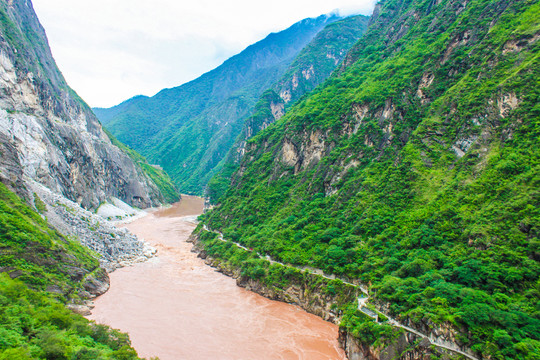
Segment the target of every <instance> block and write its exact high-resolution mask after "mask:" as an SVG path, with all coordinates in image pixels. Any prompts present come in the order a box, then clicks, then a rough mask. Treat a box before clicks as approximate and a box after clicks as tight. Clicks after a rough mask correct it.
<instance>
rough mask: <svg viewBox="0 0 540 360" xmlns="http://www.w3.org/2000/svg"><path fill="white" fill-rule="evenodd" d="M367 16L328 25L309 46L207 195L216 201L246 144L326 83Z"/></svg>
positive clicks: (267, 96)
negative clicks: (318, 86)
mask: <svg viewBox="0 0 540 360" xmlns="http://www.w3.org/2000/svg"><path fill="white" fill-rule="evenodd" d="M368 19H369V18H368V17H367V16H363V15H359V16H352V17H349V18H346V19H343V20H340V21H336V22H334V23H332V24H330V25H327V26H326V27H325V28H324V29H323V30H321V31H320V32H319V33H318V34H317V35H316V36H315V38H313V40H312V41H311V42H310V43H309V44H308V45H306V47H305V48H304V49H302V51H301V52H300V53H299V54H298V56H297V57H296V59H295V60H294V61H293V62H292V64H291V65H290V66H289V68H288V69H287V71H286V72H285V74H284V75H283V76H282V77H281V79H279V80H278V81H277V82H276V83H275V84H274V85H272V87H271V88H270V89H268V90H266V91H265V92H264V93H263V94H262V95H261V97H260V99H259V101H258V102H257V104H255V107H254V109H253V110H252V111H251V115H250V116H249V117H248V118H247V119H246V120H245V121H244V125H243V128H242V131H241V132H240V134H239V135H238V137H237V138H236V141H235V143H234V144H233V146H232V148H231V149H230V150H229V153H228V154H227V156H226V157H225V158H224V160H223V161H222V162H221V163H220V164H219V165H218V166H217V167H216V170H218V173H217V174H216V175H215V176H214V177H213V178H212V179H211V180H210V181H209V183H208V186H207V188H206V195H207V196H208V197H209V198H210V201H211V202H215V201H216V200H217V199H218V198H219V197H220V196H221V195H222V194H223V192H224V190H225V189H226V187H227V186H228V184H229V183H230V177H231V175H232V173H233V172H234V171H236V169H237V167H238V164H239V162H240V159H241V158H242V156H243V155H244V152H245V147H246V141H247V140H248V139H249V138H251V137H253V136H254V135H256V134H257V133H258V132H259V131H261V130H262V129H264V128H266V127H268V125H270V124H271V123H273V122H274V121H276V120H278V119H280V118H281V117H282V116H283V115H284V114H285V112H286V111H287V110H288V109H289V108H290V107H291V106H292V104H294V103H295V102H296V101H297V100H298V99H299V98H300V97H302V96H303V95H305V94H307V93H309V92H310V91H311V90H313V89H314V88H315V87H316V86H317V85H319V84H320V83H322V82H323V81H324V80H326V79H327V78H328V77H329V76H330V74H331V73H332V72H333V71H334V70H335V69H336V67H337V66H338V65H339V64H340V63H341V61H342V60H343V59H344V58H345V55H346V54H347V53H348V51H349V50H350V49H351V47H352V46H353V45H354V44H355V43H356V42H357V41H358V39H360V37H361V36H362V34H363V33H364V32H365V31H366V27H367V23H368Z"/></svg>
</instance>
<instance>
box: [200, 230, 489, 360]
mask: <svg viewBox="0 0 540 360" xmlns="http://www.w3.org/2000/svg"><path fill="white" fill-rule="evenodd" d="M203 229H204V230H205V231H208V232H212V233H214V234H217V235H218V240H220V241H223V242H228V243H231V244H234V245H236V246H237V247H239V248H240V249H243V250H245V251H252V250H250V249H248V248H246V247H245V246H243V245H242V244H239V243H237V242H234V241H230V240H225V238H224V237H223V234H222V233H220V232H219V231H217V230H211V229H209V228H208V226H206V224H203ZM257 255H258V256H259V258H260V259H263V260H267V261H268V262H270V263H271V264H279V265H281V266H285V267H289V268H293V269H296V270H299V271H301V272H308V273H312V274H315V275H318V276H321V277H323V278H325V279H328V280H335V279H337V280H340V281H341V282H343V283H344V284H347V285H350V286H353V287H356V288H358V289H360V290H361V291H362V292H363V293H364V294H366V295H368V297H360V298H358V310H360V311H362V312H364V313H366V315H368V316H370V317H372V318H374V316H372V315H371V314H369V313H367V312H366V311H364V310H363V309H362V308H364V307H365V305H367V303H368V301H369V292H368V289H367V287H365V286H363V285H361V284H353V283H351V282H349V281H347V280H345V279H341V278H339V277H337V276H335V275H325V274H324V272H323V271H322V270H321V269H316V268H312V267H297V266H294V265H290V264H284V263H282V262H279V261H276V260H273V259H272V258H271V257H270V256H269V255H266V256H262V255H261V254H259V253H257ZM379 313H381V314H382V315H384V316H385V317H386V318H387V319H388V321H387V322H388V323H389V324H390V325H392V326H394V327H398V328H400V329H403V330H405V331H407V332H410V333H412V334H415V335H417V336H420V337H422V338H425V339H428V340H429V342H430V344H432V345H434V346H436V347H440V348H443V349H446V350H450V351H453V352H455V353H457V354H460V355H463V356H465V357H466V358H468V359H471V360H480V359H479V358H477V357H475V356H473V355H471V354H470V353H468V352H464V351H463V350H461V349H460V348H459V347H458V346H457V345H456V344H455V343H453V342H450V341H444V342H443V341H442V340H439V339H435V338H434V337H433V336H428V335H426V334H423V333H421V332H419V331H418V330H415V329H413V328H410V327H408V326H406V325H403V324H402V323H400V322H399V321H397V320H396V319H394V318H392V317H391V316H390V315H388V314H386V313H383V312H382V311H379ZM375 319H376V318H375ZM377 320H378V319H376V321H377Z"/></svg>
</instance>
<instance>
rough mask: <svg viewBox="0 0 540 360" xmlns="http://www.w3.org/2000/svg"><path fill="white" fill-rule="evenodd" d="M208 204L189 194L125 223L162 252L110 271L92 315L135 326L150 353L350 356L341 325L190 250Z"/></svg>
mask: <svg viewBox="0 0 540 360" xmlns="http://www.w3.org/2000/svg"><path fill="white" fill-rule="evenodd" d="M202 207H203V201H202V199H200V198H197V197H189V196H184V197H183V198H182V201H181V202H179V203H177V204H175V205H174V206H173V207H172V208H169V209H165V210H161V211H156V212H153V213H150V214H149V215H147V216H146V217H143V218H141V219H138V220H136V221H134V222H132V223H130V224H128V225H126V227H127V228H128V229H129V230H130V231H132V232H133V233H134V234H136V235H138V236H139V237H140V238H144V240H146V241H148V242H149V243H150V244H152V246H154V247H155V248H157V249H158V256H157V257H156V258H153V259H151V260H150V261H148V262H145V263H141V264H136V265H134V266H132V267H127V268H122V269H119V270H116V271H115V272H114V273H112V274H110V277H111V288H110V290H109V291H108V292H107V293H105V294H104V295H102V296H101V297H99V298H98V299H96V301H95V305H96V307H95V309H94V310H93V313H92V315H91V316H90V317H89V318H91V319H93V320H96V321H97V322H99V323H104V324H107V325H110V326H112V327H114V328H117V329H120V330H122V331H124V332H127V333H129V335H130V338H131V340H132V344H133V346H134V347H135V349H136V350H137V351H138V352H139V355H140V356H142V357H148V358H150V357H153V356H158V357H159V358H160V359H161V360H204V359H212V360H228V359H230V360H251V359H253V360H264V359H268V360H270V359H272V360H275V359H287V360H288V359H291V360H293V359H294V360H296V359H305V360H318V359H321V360H322V359H325V360H327V359H332V360H333V359H340V360H342V359H345V358H346V357H345V355H344V353H343V351H342V350H341V349H340V348H339V345H338V342H337V335H338V328H337V326H336V325H334V324H331V323H328V322H326V321H323V320H322V319H320V318H319V317H317V316H314V315H311V314H308V313H307V312H305V311H303V310H301V309H300V308H298V307H296V306H292V305H289V304H285V303H281V302H277V301H272V300H268V299H266V298H264V297H262V296H260V295H257V294H255V293H252V292H250V291H247V290H245V289H242V288H240V287H238V286H236V283H235V280H234V279H232V278H229V277H227V276H225V275H223V274H221V273H218V272H216V271H215V270H214V269H213V268H211V267H209V266H207V265H206V264H205V263H204V262H203V260H201V259H199V258H197V256H196V254H194V253H192V252H191V251H190V250H191V247H192V245H191V244H189V243H187V242H186V239H187V238H188V236H189V234H190V233H191V232H192V231H193V229H194V228H195V224H194V223H193V222H192V221H193V219H194V216H195V215H198V214H200V213H201V212H202Z"/></svg>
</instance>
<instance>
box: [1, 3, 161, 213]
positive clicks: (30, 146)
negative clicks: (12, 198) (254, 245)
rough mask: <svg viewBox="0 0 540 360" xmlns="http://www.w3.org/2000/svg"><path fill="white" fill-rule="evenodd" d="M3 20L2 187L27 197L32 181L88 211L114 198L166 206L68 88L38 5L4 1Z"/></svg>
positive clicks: (132, 203) (152, 186)
mask: <svg viewBox="0 0 540 360" xmlns="http://www.w3.org/2000/svg"><path fill="white" fill-rule="evenodd" d="M0 17H1V20H2V21H1V26H0V136H1V138H0V139H1V140H2V145H1V146H2V148H3V149H4V151H5V154H6V156H2V164H1V165H2V167H1V168H0V178H1V179H2V181H3V182H4V183H6V184H7V185H8V186H10V187H11V188H12V189H14V190H15V191H17V192H18V193H20V194H24V192H25V190H24V188H23V186H21V185H22V184H23V183H24V181H25V180H24V179H25V178H29V179H32V180H35V181H37V182H38V183H40V184H43V185H45V186H46V187H48V188H49V189H51V190H52V191H54V192H57V193H59V194H62V195H63V196H65V197H66V198H68V199H69V200H71V201H74V202H76V203H78V204H80V205H81V206H82V207H84V208H86V209H95V208H97V207H98V206H99V205H100V203H102V202H104V201H105V200H106V199H108V198H110V197H116V198H119V199H121V200H123V201H125V202H126V203H128V204H131V205H133V206H137V207H140V208H145V207H149V206H151V205H156V204H159V203H160V202H161V201H162V199H163V198H162V196H161V194H160V191H159V189H158V188H157V186H156V185H155V184H154V183H153V182H152V181H151V180H150V179H148V178H147V176H146V175H145V174H144V173H143V172H142V171H141V170H140V169H139V168H138V167H137V166H135V164H134V163H133V161H132V160H131V159H130V158H129V157H128V156H127V155H126V154H125V153H124V152H122V151H121V150H120V149H119V148H118V147H116V146H114V145H112V143H111V141H110V139H109V137H108V136H107V135H106V134H105V132H104V131H103V129H102V127H101V124H100V123H99V121H98V120H97V118H96V117H95V115H94V114H93V113H92V111H91V109H90V108H89V107H88V106H87V105H86V104H85V103H84V102H83V101H82V100H81V99H80V98H79V97H78V96H77V95H76V93H75V92H74V91H73V90H71V89H70V88H69V87H68V85H67V84H66V82H65V80H64V78H63V76H62V74H61V73H60V71H59V70H58V68H57V67H56V65H55V62H54V59H53V58H52V55H51V52H50V49H49V47H48V43H47V38H46V35H45V31H44V30H43V28H42V27H41V25H40V23H39V21H38V19H37V17H36V15H35V13H34V10H33V8H32V3H31V1H22V0H17V1H0Z"/></svg>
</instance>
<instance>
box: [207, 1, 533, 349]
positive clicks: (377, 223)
mask: <svg viewBox="0 0 540 360" xmlns="http://www.w3.org/2000/svg"><path fill="white" fill-rule="evenodd" d="M539 35H540V4H539V3H538V2H537V1H532V0H525V1H517V0H516V1H507V0H505V1H502V0H473V1H469V2H468V3H466V4H465V3H461V2H459V1H453V0H443V1H439V2H437V3H435V2H433V1H431V0H429V1H428V0H387V1H385V2H384V3H383V4H382V6H381V7H380V8H379V9H378V10H377V11H376V13H375V15H374V19H373V20H372V23H371V25H370V27H369V29H368V31H367V33H366V35H365V36H364V37H363V38H362V39H361V40H360V41H359V43H358V44H357V45H356V46H355V47H354V48H353V50H352V51H351V52H350V53H349V55H348V57H347V59H346V60H345V63H344V65H343V67H342V69H341V70H340V73H339V74H336V75H335V76H333V77H332V78H331V79H329V80H328V81H327V82H326V83H325V84H324V86H322V87H319V88H317V89H316V90H315V91H314V92H313V93H312V94H310V96H308V97H306V98H305V99H303V100H301V101H300V102H299V103H298V104H297V105H296V106H294V107H293V108H292V109H291V110H290V111H289V112H288V114H287V115H285V116H284V117H283V118H282V119H281V120H280V121H278V122H276V123H275V124H273V125H271V126H270V127H269V128H268V129H266V130H265V131H263V132H261V133H260V134H259V135H257V136H256V137H255V138H253V139H252V140H250V141H249V142H248V147H247V148H248V152H247V154H246V156H245V157H244V160H243V162H242V164H241V166H240V169H239V171H238V172H237V173H236V174H235V175H234V176H233V182H232V186H231V187H230V188H229V189H228V190H227V192H226V194H225V196H224V197H223V198H222V201H221V204H220V205H219V206H218V207H217V208H216V209H215V210H214V211H212V212H210V213H209V214H207V215H206V216H205V219H204V220H205V222H207V223H208V224H209V225H210V226H211V227H213V228H216V229H220V230H221V231H222V232H223V233H224V234H225V236H226V237H227V238H230V239H233V240H235V241H238V242H240V243H242V244H244V245H245V246H247V247H250V248H253V249H254V251H258V252H260V253H263V254H268V255H270V256H271V257H273V258H275V259H277V260H281V261H283V262H288V263H291V264H299V265H311V266H314V267H318V268H321V269H324V270H325V271H327V272H329V273H335V274H339V275H342V276H344V277H349V278H359V279H360V280H361V281H362V282H363V283H364V284H366V285H368V284H369V285H370V292H371V296H372V297H373V298H374V300H373V301H374V302H379V303H385V304H388V306H389V310H390V311H391V312H392V313H393V314H394V315H395V316H396V317H398V318H399V319H401V320H402V321H405V320H408V321H410V322H411V323H412V324H414V325H415V326H417V327H419V328H422V329H430V328H434V327H437V326H440V325H444V324H446V325H450V326H452V327H453V328H454V329H455V331H456V333H458V334H459V335H458V341H459V342H461V343H463V344H465V345H466V346H468V347H470V348H471V349H472V350H473V351H475V352H476V353H477V354H479V356H481V357H484V358H487V357H489V358H492V359H505V358H507V359H508V358H512V359H538V354H540V319H539V303H538V299H539V298H540V293H539V291H540V290H539V288H538V286H539V283H538V281H539V280H538V279H539V275H540V264H539V260H540V251H539V244H540V243H539V239H538V234H539V219H540V208H539V207H538V204H539V203H540V190H539V189H540V186H539V185H540V175H539V168H540V156H539V155H540V152H539V145H540V144H539V139H540V108H539V105H538V104H540V96H539V95H540V86H539V85H540V83H539V79H540V58H539V52H538V50H539V47H540V45H539V42H538V39H539V38H540V36H539ZM261 275H262V276H264V275H265V274H261ZM355 316H356V315H354V314H353V315H352V316H349V317H347V318H346V320H347V321H346V322H347V325H348V327H349V329H350V331H351V332H352V333H353V334H354V333H356V334H357V335H358V336H361V334H362V333H363V332H362V331H360V330H359V329H360V327H365V326H366V325H365V321H360V320H358V317H356V318H355ZM357 320H358V321H357ZM371 330H372V333H378V332H380V333H384V331H385V330H384V329H381V328H376V329H371ZM368 338H369V337H368ZM375 338H376V337H371V339H375ZM366 339H367V338H365V339H364V340H366ZM366 341H367V340H366ZM373 341H374V340H373Z"/></svg>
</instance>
